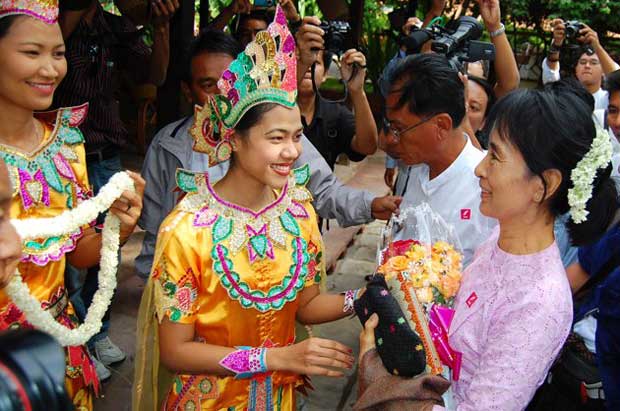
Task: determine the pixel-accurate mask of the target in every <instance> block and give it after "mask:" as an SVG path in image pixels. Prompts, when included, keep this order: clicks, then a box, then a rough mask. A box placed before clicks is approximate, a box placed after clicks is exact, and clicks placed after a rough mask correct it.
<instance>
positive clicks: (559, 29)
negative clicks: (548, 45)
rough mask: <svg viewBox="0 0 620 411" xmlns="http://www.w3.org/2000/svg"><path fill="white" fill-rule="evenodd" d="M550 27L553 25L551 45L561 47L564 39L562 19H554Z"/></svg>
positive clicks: (564, 32) (564, 31)
mask: <svg viewBox="0 0 620 411" xmlns="http://www.w3.org/2000/svg"><path fill="white" fill-rule="evenodd" d="M551 27H553V40H552V42H553V45H554V46H556V47H562V44H564V39H565V38H566V28H565V27H564V21H563V20H562V19H555V20H553V21H552V22H551Z"/></svg>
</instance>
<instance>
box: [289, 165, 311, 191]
mask: <svg viewBox="0 0 620 411" xmlns="http://www.w3.org/2000/svg"><path fill="white" fill-rule="evenodd" d="M293 175H294V176H295V184H297V185H298V186H304V187H305V186H306V184H308V181H310V166H309V165H308V164H305V165H303V166H302V167H299V168H296V169H295V170H293Z"/></svg>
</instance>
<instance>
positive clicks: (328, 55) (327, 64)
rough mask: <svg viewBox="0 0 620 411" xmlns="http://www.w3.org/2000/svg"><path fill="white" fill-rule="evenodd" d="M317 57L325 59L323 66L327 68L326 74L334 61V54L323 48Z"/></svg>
mask: <svg viewBox="0 0 620 411" xmlns="http://www.w3.org/2000/svg"><path fill="white" fill-rule="evenodd" d="M319 56H320V57H319ZM317 57H318V58H320V59H322V60H323V67H324V69H325V74H327V71H328V70H329V67H330V66H331V64H332V61H334V54H333V53H332V52H331V51H327V50H321V51H320V52H319V53H317Z"/></svg>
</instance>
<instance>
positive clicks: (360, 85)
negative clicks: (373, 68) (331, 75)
mask: <svg viewBox="0 0 620 411" xmlns="http://www.w3.org/2000/svg"><path fill="white" fill-rule="evenodd" d="M354 64H357V68H355V69H354ZM354 70H356V72H355V74H354ZM340 76H341V77H342V80H343V81H348V83H347V86H348V87H349V90H350V91H351V92H353V93H355V92H357V91H363V90H364V81H365V80H366V57H365V56H364V54H362V52H360V51H357V50H355V49H351V50H347V51H346V52H345V53H344V54H343V55H342V57H341V58H340ZM351 76H353V77H351Z"/></svg>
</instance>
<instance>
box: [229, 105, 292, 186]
mask: <svg viewBox="0 0 620 411" xmlns="http://www.w3.org/2000/svg"><path fill="white" fill-rule="evenodd" d="M302 132H303V126H302V124H301V114H300V112H299V108H298V107H297V106H295V107H293V108H287V107H283V106H280V105H276V106H275V107H273V108H272V109H271V110H269V111H267V112H265V113H264V114H262V116H261V118H260V120H259V121H258V122H257V123H256V124H255V125H253V126H252V127H250V128H249V129H248V130H247V131H245V132H244V133H243V135H241V134H240V133H238V132H237V133H235V135H234V136H233V141H232V143H233V159H234V161H233V167H235V168H238V169H240V170H241V171H242V172H243V174H244V176H245V177H246V178H248V179H250V180H253V181H255V182H258V183H260V184H263V185H267V186H270V187H272V188H275V189H280V188H282V187H284V185H285V184H286V182H287V180H288V176H289V174H290V172H291V170H292V168H293V163H294V162H295V160H297V158H298V157H299V155H300V154H301V134H302Z"/></svg>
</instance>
